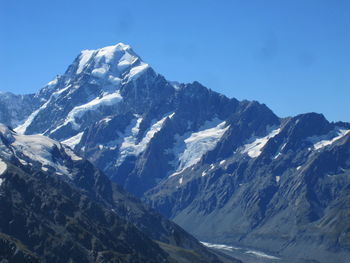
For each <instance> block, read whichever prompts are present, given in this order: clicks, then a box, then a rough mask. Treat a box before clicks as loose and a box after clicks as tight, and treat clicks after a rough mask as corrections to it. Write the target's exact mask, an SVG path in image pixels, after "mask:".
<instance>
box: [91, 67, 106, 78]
mask: <svg viewBox="0 0 350 263" xmlns="http://www.w3.org/2000/svg"><path fill="white" fill-rule="evenodd" d="M107 71H108V68H107V67H106V66H104V67H101V68H95V69H93V70H92V71H91V75H92V76H94V77H97V78H103V77H104V76H105V75H106V73H107Z"/></svg>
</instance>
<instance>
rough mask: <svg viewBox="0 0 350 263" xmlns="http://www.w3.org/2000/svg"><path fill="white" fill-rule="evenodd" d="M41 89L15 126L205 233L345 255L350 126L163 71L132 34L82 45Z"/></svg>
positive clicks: (285, 249)
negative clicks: (70, 152)
mask: <svg viewBox="0 0 350 263" xmlns="http://www.w3.org/2000/svg"><path fill="white" fill-rule="evenodd" d="M35 98H36V100H37V101H40V102H41V104H40V105H39V106H38V107H37V108H36V109H35V110H33V111H32V113H31V114H30V115H29V117H28V118H27V119H26V120H25V121H24V122H23V123H22V124H21V125H19V126H18V127H17V128H16V131H17V132H19V133H23V134H38V133H39V134H44V135H47V136H49V137H51V138H54V139H56V140H59V141H61V142H62V143H63V144H65V145H68V146H70V147H71V148H72V149H74V150H75V151H76V152H77V153H78V154H79V155H81V156H83V157H85V158H87V159H89V160H90V161H91V162H92V163H94V164H95V165H96V166H98V167H99V168H100V169H102V170H103V171H104V172H105V173H106V174H107V175H108V176H109V177H110V178H111V179H112V180H113V181H115V182H118V183H120V184H121V185H123V186H124V187H125V189H127V190H128V191H130V192H132V193H134V194H136V195H137V196H139V197H143V198H144V200H145V201H146V202H148V203H149V204H151V205H152V206H153V207H154V208H156V209H158V210H159V211H161V212H162V213H163V214H165V215H167V216H168V217H169V218H172V219H174V220H175V221H176V222H178V223H179V224H180V225H181V226H183V227H184V228H186V229H188V230H189V231H191V233H193V234H195V235H196V236H197V237H199V238H201V239H202V240H203V241H208V242H212V243H215V242H216V243H220V242H221V243H227V244H229V245H232V244H235V243H238V242H240V243H241V244H244V245H246V246H251V247H258V248H261V249H265V250H268V251H271V252H274V253H277V254H279V255H280V256H282V257H287V258H290V257H294V256H295V255H296V251H299V252H300V251H301V252H300V255H298V256H297V257H298V258H299V259H300V260H302V259H305V260H308V259H312V260H319V261H320V262H327V261H325V260H328V259H329V258H334V257H336V258H337V260H338V262H345V261H342V260H343V259H344V258H346V257H345V256H344V255H349V252H350V247H349V245H348V243H347V241H346V240H347V239H348V238H349V234H348V232H347V229H348V224H347V223H344V222H348V221H350V220H349V217H348V216H347V214H348V213H347V211H348V210H347V208H346V205H345V204H346V201H347V198H348V196H349V194H348V193H349V190H348V187H349V186H350V177H349V171H350V170H349V169H350V152H349V148H350V146H349V140H350V139H349V137H350V124H348V123H341V122H339V123H330V122H328V121H327V120H326V119H325V118H324V117H323V115H321V114H315V113H308V114H303V115H299V116H296V117H290V118H279V117H278V116H276V115H275V114H274V113H273V112H272V111H271V110H270V109H269V108H268V107H266V106H265V105H264V104H260V103H258V102H256V101H238V100H236V99H229V98H227V97H225V96H224V95H221V94H219V93H216V92H214V91H212V90H209V89H207V88H205V87H203V86H202V85H201V84H200V83H198V82H193V83H190V84H179V83H176V82H171V81H167V80H166V79H165V78H164V77H163V76H161V75H159V74H157V73H156V72H155V71H154V70H153V69H152V68H151V67H150V66H149V65H148V64H147V63H145V62H143V61H142V59H141V58H140V57H139V56H138V55H137V54H136V53H135V52H134V51H133V50H132V49H131V48H130V47H129V46H127V45H124V44H117V45H115V46H111V47H106V48H102V49H98V50H86V51H82V52H81V54H80V55H79V56H78V57H77V58H76V59H75V60H74V62H73V64H72V65H70V66H69V67H68V69H67V71H66V72H65V74H63V75H62V76H58V77H57V78H55V79H54V80H53V81H51V82H50V83H49V84H48V85H47V86H46V87H44V88H43V89H42V90H41V91H39V92H38V93H37V94H36V95H35ZM320 247H322V248H323V249H322V251H321V252H320V251H318V250H319V248H320ZM316 250H317V252H316Z"/></svg>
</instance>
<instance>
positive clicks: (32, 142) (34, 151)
mask: <svg viewBox="0 0 350 263" xmlns="http://www.w3.org/2000/svg"><path fill="white" fill-rule="evenodd" d="M14 137H15V141H14V142H13V143H12V146H13V147H14V148H15V149H16V150H17V151H19V152H21V153H23V154H24V155H25V156H27V157H28V158H29V159H30V160H31V161H37V162H39V163H40V164H41V165H42V166H51V167H53V168H55V170H56V172H57V173H58V174H65V175H68V176H69V172H68V170H67V168H66V167H65V166H64V165H63V164H61V163H57V162H55V161H54V160H52V149H53V148H54V147H55V146H56V147H58V148H60V145H59V143H57V142H55V141H53V140H51V139H49V138H47V137H44V136H42V135H19V134H15V135H14Z"/></svg>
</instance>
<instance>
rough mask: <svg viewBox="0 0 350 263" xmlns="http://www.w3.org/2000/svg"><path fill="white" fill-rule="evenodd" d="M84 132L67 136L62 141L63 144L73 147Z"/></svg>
mask: <svg viewBox="0 0 350 263" xmlns="http://www.w3.org/2000/svg"><path fill="white" fill-rule="evenodd" d="M83 134H84V132H79V133H78V134H76V135H74V136H73V137H70V138H68V139H67V140H64V141H62V143H63V144H65V145H67V146H69V147H71V148H72V149H74V147H75V146H76V145H77V144H78V143H80V141H81V138H82V137H83Z"/></svg>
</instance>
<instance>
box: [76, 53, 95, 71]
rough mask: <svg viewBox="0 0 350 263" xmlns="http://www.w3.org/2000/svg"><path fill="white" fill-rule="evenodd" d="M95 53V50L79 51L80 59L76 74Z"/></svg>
mask: <svg viewBox="0 0 350 263" xmlns="http://www.w3.org/2000/svg"><path fill="white" fill-rule="evenodd" d="M94 53H95V50H83V51H81V54H80V57H79V65H78V69H77V72H76V73H77V74H79V73H81V72H82V71H83V70H84V68H85V66H86V64H87V63H88V62H89V60H90V59H91V57H92V55H93V54H94Z"/></svg>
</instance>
